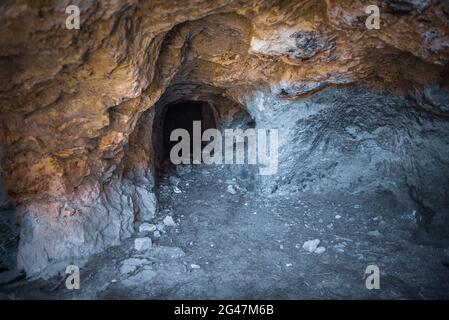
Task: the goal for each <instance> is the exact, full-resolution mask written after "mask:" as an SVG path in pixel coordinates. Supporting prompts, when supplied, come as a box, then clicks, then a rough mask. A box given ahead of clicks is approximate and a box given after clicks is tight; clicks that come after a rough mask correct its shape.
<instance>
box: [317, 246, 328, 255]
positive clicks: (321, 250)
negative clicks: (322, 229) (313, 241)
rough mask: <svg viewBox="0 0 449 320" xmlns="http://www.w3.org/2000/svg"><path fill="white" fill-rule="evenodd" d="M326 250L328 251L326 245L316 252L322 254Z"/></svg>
mask: <svg viewBox="0 0 449 320" xmlns="http://www.w3.org/2000/svg"><path fill="white" fill-rule="evenodd" d="M324 251H326V248H325V247H318V248H316V250H315V251H314V252H315V253H317V254H322V253H323V252H324Z"/></svg>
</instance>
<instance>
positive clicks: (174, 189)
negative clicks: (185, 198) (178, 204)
mask: <svg viewBox="0 0 449 320" xmlns="http://www.w3.org/2000/svg"><path fill="white" fill-rule="evenodd" d="M173 191H174V193H181V192H182V191H181V189H179V188H178V187H173Z"/></svg>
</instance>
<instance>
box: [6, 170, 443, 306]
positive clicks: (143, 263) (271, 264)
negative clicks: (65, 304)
mask: <svg viewBox="0 0 449 320" xmlns="http://www.w3.org/2000/svg"><path fill="white" fill-rule="evenodd" d="M160 201H161V203H160V206H161V210H160V213H159V214H158V216H157V218H156V219H155V221H154V224H145V225H143V226H142V225H140V226H136V229H140V230H141V231H142V232H140V233H136V238H142V237H149V238H151V239H152V246H151V248H147V249H145V245H148V243H145V242H143V243H141V244H143V246H142V247H141V248H142V249H143V250H141V251H137V250H135V238H133V239H128V240H126V241H125V242H124V243H123V244H122V245H121V246H117V247H112V248H110V249H108V250H107V251H105V252H103V253H101V254H98V255H95V256H93V257H91V259H90V260H89V261H88V263H87V264H86V265H85V266H84V267H82V268H81V288H80V290H68V289H66V288H65V284H64V281H63V280H64V278H63V277H62V276H59V277H54V278H51V279H49V280H47V281H44V280H32V281H30V280H28V281H27V280H25V279H20V277H19V279H18V280H17V279H16V280H14V281H11V282H9V283H6V284H2V285H1V287H0V292H1V295H2V298H6V299H23V298H33V299H34V298H38V299H40V298H49V299H90V298H96V299H117V298H137V299H144V298H149V299H175V298H180V299H201V298H203V299H309V298H310V299H346V298H349V299H354V298H355V299H359V298H361V299H365V298H368V299H378V298H392V299H403V298H405V299H411V298H413V299H431V298H449V290H448V289H449V249H447V248H444V247H440V248H437V247H435V246H430V245H420V244H417V243H416V242H415V241H413V240H412V234H413V230H414V229H415V218H414V216H413V213H412V212H402V211H400V206H399V205H398V204H396V203H395V201H394V198H392V197H391V198H389V197H388V196H386V195H385V194H382V195H381V194H379V195H369V196H368V195H352V196H347V195H345V196H342V195H340V196H338V195H327V196H317V195H310V194H299V195H297V197H296V196H295V197H280V196H277V195H276V194H274V195H273V196H271V197H261V196H257V194H256V191H254V190H252V186H251V184H248V183H247V182H246V181H243V180H241V179H240V178H239V176H232V174H230V173H229V171H227V169H226V168H222V167H211V166H193V168H189V167H182V169H181V170H179V169H178V172H177V173H176V174H172V175H171V176H170V177H167V178H166V179H165V180H163V181H162V182H161V185H160ZM314 239H319V240H320V242H319V244H318V247H320V249H319V250H317V251H316V250H315V251H314V252H312V253H311V252H309V251H308V250H306V249H305V248H303V245H304V243H305V242H306V241H308V240H314ZM309 244H310V243H309ZM309 249H313V248H309ZM369 264H376V265H377V266H379V268H380V273H381V277H380V287H381V288H380V289H379V290H367V289H366V287H365V278H366V275H365V269H366V267H367V266H368V265H369Z"/></svg>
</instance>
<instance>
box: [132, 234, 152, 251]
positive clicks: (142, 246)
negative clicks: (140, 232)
mask: <svg viewBox="0 0 449 320" xmlns="http://www.w3.org/2000/svg"><path fill="white" fill-rule="evenodd" d="M151 246H152V242H151V238H148V237H144V238H136V239H134V249H135V250H137V251H143V250H148V249H150V248H151Z"/></svg>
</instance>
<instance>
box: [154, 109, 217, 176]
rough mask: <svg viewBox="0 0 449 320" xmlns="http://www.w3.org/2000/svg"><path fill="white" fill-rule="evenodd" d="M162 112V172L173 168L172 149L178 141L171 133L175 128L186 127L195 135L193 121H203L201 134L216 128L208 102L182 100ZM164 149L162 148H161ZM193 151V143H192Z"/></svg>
mask: <svg viewBox="0 0 449 320" xmlns="http://www.w3.org/2000/svg"><path fill="white" fill-rule="evenodd" d="M164 108H165V110H164V111H163V112H162V122H163V123H162V143H161V144H160V148H159V150H158V151H159V152H160V155H161V157H160V164H161V165H160V166H159V169H160V170H161V171H162V174H163V173H165V172H166V171H167V170H170V169H173V168H174V165H173V164H172V163H171V161H170V150H171V149H172V147H173V146H174V145H175V144H177V143H178V141H170V134H171V132H172V131H173V130H175V129H185V130H187V131H188V132H189V134H190V137H192V136H193V121H201V134H202V133H203V132H204V130H206V129H209V128H216V123H215V116H214V112H213V110H212V108H211V107H210V105H209V104H208V103H207V102H201V101H182V102H177V103H173V104H170V105H167V106H165V107H164ZM161 149H162V150H161ZM190 151H191V153H192V151H193V150H192V143H191V150H190Z"/></svg>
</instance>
